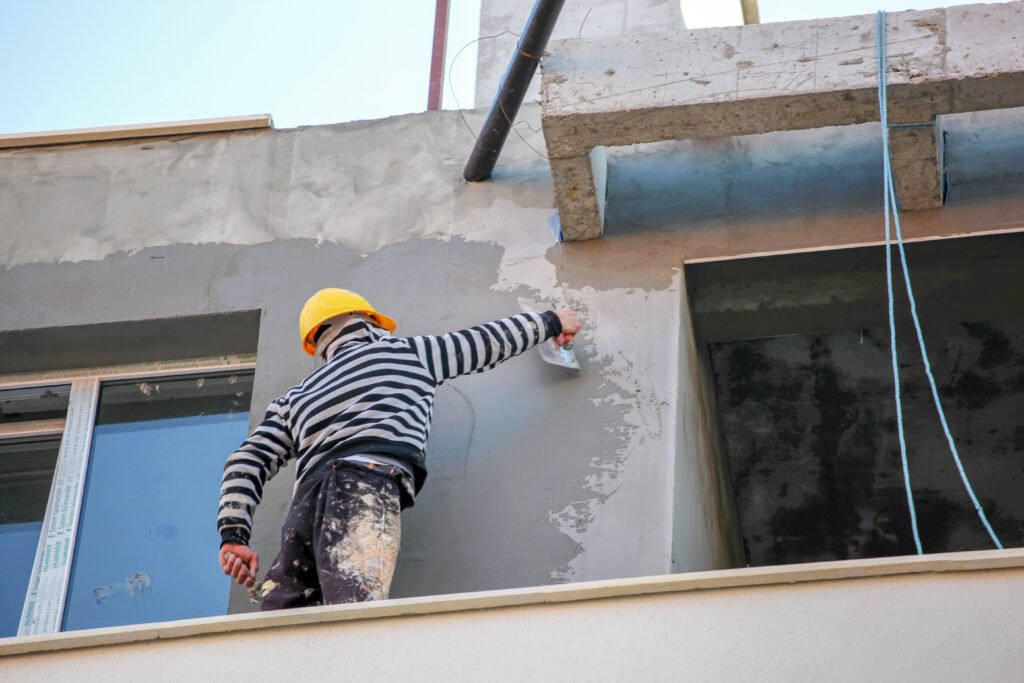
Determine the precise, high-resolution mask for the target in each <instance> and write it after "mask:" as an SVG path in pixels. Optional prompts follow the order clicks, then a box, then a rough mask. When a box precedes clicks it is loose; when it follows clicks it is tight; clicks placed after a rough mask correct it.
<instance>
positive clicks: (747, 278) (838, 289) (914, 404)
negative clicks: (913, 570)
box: [687, 235, 1024, 566]
mask: <svg viewBox="0 0 1024 683" xmlns="http://www.w3.org/2000/svg"><path fill="white" fill-rule="evenodd" d="M907 252H908V257H909V259H910V263H911V267H912V269H914V278H915V290H917V292H916V293H917V299H918V307H919V309H920V313H921V322H922V325H923V327H924V335H925V337H926V338H927V339H928V340H929V346H928V353H929V357H930V362H931V366H932V369H933V371H934V374H935V379H936V382H937V386H938V392H939V395H940V398H941V400H942V402H943V406H944V408H945V411H946V416H947V419H948V422H949V424H950V427H951V430H952V433H953V435H954V437H955V439H956V443H957V446H958V449H959V450H960V453H961V457H962V459H963V463H964V467H965V468H966V470H967V471H968V473H969V475H970V479H971V483H972V485H973V487H974V491H975V493H976V494H977V497H978V499H979V501H980V503H981V505H982V507H983V508H984V510H985V512H986V514H987V515H988V518H989V519H990V521H991V523H992V526H993V527H994V529H995V530H996V532H997V533H998V534H999V536H1000V537H1001V538H1002V539H1003V541H1004V542H1005V543H1006V545H1007V546H1019V545H1021V543H1022V541H1024V535H1022V533H1021V529H1024V502H1022V501H1024V498H1022V496H1021V495H1020V492H1021V490H1022V487H1024V466H1022V464H1021V463H1022V460H1021V455H1022V454H1024V428H1022V427H1021V426H1020V420H1019V416H1020V415H1021V414H1022V412H1024V293H1022V291H1021V290H1022V288H1024V271H1022V269H1021V268H1020V267H1019V264H1020V262H1021V259H1024V240H1022V239H1021V236H1020V235H1005V236H988V237H974V238H964V239H958V240H942V241H935V242H920V243H916V244H909V245H907ZM884 258H885V257H884V252H883V251H882V250H881V249H878V248H858V249H849V250H842V251H833V252H816V253H805V254H793V255H786V256H774V257H762V258H758V259H737V260H733V261H723V262H718V263H714V264H710V263H709V264H699V265H693V266H687V282H688V286H689V289H690V298H691V308H692V310H693V311H694V325H695V329H696V332H697V335H698V338H699V341H700V344H701V345H702V347H703V349H704V351H705V352H706V353H707V356H706V362H707V363H708V364H709V367H710V370H711V373H710V374H711V377H712V381H713V385H714V390H715V396H716V398H715V404H714V409H715V410H716V412H717V423H718V425H719V426H720V429H721V437H722V443H723V445H724V458H725V461H726V464H727V469H728V471H729V473H730V477H731V483H732V491H733V493H734V497H735V503H736V509H737V510H738V516H739V527H740V528H739V529H737V533H739V534H741V535H742V539H743V545H744V551H745V554H746V558H745V559H746V563H747V564H748V565H751V566H763V565H774V564H788V563H798V562H812V561H829V560H842V559H857V558H869V557H886V556H893V555H908V554H913V553H914V552H915V544H914V539H913V533H912V530H911V528H910V523H909V517H908V514H907V501H906V494H905V491H904V490H903V482H902V469H901V464H900V450H899V443H898V435H897V422H896V413H895V404H894V397H893V393H892V392H893V378H892V369H891V356H890V350H889V333H888V326H887V320H886V290H885V278H884V271H883V270H882V268H883V267H884ZM918 283H920V287H919V286H918ZM901 290H902V288H900V287H897V291H896V297H897V321H896V322H897V328H898V330H899V334H898V336H897V351H898V358H899V361H900V368H899V370H900V377H901V395H902V397H903V405H904V420H905V428H906V436H907V447H908V451H909V465H910V480H911V484H912V489H913V494H914V500H915V502H916V504H917V512H918V523H919V528H920V533H921V541H922V545H923V549H924V551H925V552H926V553H934V552H951V551H964V550H980V549H989V548H991V547H992V541H991V539H990V538H989V535H988V533H987V531H986V530H985V528H984V527H983V525H982V524H981V523H980V522H979V519H978V516H977V514H976V513H975V510H974V505H973V503H972V501H971V499H970V497H969V495H968V493H967V492H966V491H965V489H964V486H963V483H962V481H961V478H960V476H959V473H958V471H957V467H956V465H955V463H954V461H953V460H952V459H951V458H950V456H949V450H948V447H947V444H946V442H945V437H944V433H943V431H942V428H941V424H940V422H939V419H938V417H937V415H936V412H935V408H934V406H933V405H932V401H931V392H930V389H929V385H928V380H927V377H926V376H925V373H924V371H923V364H922V360H921V356H920V350H919V349H918V345H917V342H916V337H915V334H914V329H913V327H912V324H911V320H910V317H909V314H908V313H907V310H908V308H907V305H906V293H905V291H901ZM992 292H998V293H999V294H998V295H997V296H992V295H991V293H992Z"/></svg>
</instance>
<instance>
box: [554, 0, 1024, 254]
mask: <svg viewBox="0 0 1024 683" xmlns="http://www.w3.org/2000/svg"><path fill="white" fill-rule="evenodd" d="M887 22H888V23H887V33H888V41H889V44H888V61H889V73H888V76H887V78H888V84H889V121H890V123H891V124H893V125H894V126H896V127H897V128H896V129H895V133H894V135H893V145H894V149H893V152H894V156H898V157H899V163H897V164H896V166H895V170H896V171H897V173H898V174H899V176H900V177H899V178H898V179H897V186H898V188H899V187H902V188H903V193H904V195H905V196H901V199H902V201H903V205H904V207H905V208H925V207H934V206H937V205H939V204H941V191H940V188H941V185H942V183H941V173H942V171H941V164H940V160H941V144H940V143H941V132H938V131H937V129H931V130H927V131H926V129H920V130H918V129H915V128H902V127H900V126H903V125H906V124H910V125H915V124H921V123H930V122H932V121H934V120H935V117H936V116H937V115H943V114H952V113H960V112H968V111H981V110H985V109H999V108H1006V107H1020V106H1024V50H1022V49H1021V47H1020V46H1022V45H1024V2H1011V3H1006V4H993V5H965V6H960V7H952V8H948V9H936V10H928V11H920V12H917V11H908V12H898V13H893V14H890V15H888V18H887ZM549 51H550V53H551V54H550V56H548V57H546V58H545V59H544V61H543V62H542V68H543V85H542V95H543V114H542V121H543V126H544V136H545V139H546V141H547V148H548V156H549V157H550V159H551V160H552V168H553V169H555V168H558V167H560V166H561V162H563V161H566V160H570V159H581V158H583V157H586V156H587V155H588V154H589V153H590V150H592V149H594V148H595V147H599V146H623V145H631V144H637V143H645V142H657V141H661V140H680V139H687V138H714V137H728V136H735V135H750V134H756V133H765V132H770V131H777V130H799V129H808V128H820V127H825V126H842V125H851V124H858V123H866V122H870V121H877V120H879V110H878V100H877V75H876V70H875V65H876V63H877V57H876V55H877V45H876V18H875V15H864V16H855V17H841V18H836V19H822V20H813V21H798V22H785V23H776V24H761V25H751V26H734V27H726V28H712V29H700V30H695V31H682V32H673V33H661V34H652V35H648V36H645V37H643V38H642V39H641V38H638V37H630V36H621V37H615V38H602V39H590V40H588V39H582V40H571V41H557V42H555V43H553V44H551V45H550V46H549ZM915 131H916V132H915ZM937 132H938V134H936V133H937ZM929 136H930V137H929ZM897 149H898V150H899V151H898V152H897ZM566 175H567V174H562V173H558V172H555V174H554V180H555V187H556V190H555V192H556V197H558V198H559V199H560V201H559V211H560V212H561V215H562V231H563V236H564V238H565V239H567V240H571V239H587V238H591V237H596V236H599V235H600V234H601V233H602V232H603V224H598V223H596V215H597V213H596V212H595V211H594V207H593V205H592V200H591V199H590V197H591V194H595V195H596V192H595V193H590V192H587V191H586V190H584V189H582V188H580V189H578V190H575V191H565V190H564V189H560V188H559V187H558V186H559V183H560V182H563V181H564V178H565V176H566ZM562 198H566V199H569V200H572V199H574V198H580V201H590V202H591V206H588V207H575V206H570V205H568V204H563V203H562Z"/></svg>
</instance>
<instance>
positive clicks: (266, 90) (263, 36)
mask: <svg viewBox="0 0 1024 683" xmlns="http://www.w3.org/2000/svg"><path fill="white" fill-rule="evenodd" d="M451 7H452V10H451V21H450V30H449V45H450V47H449V51H448V56H449V58H451V57H452V56H453V54H454V52H455V51H456V50H457V49H458V48H459V47H462V46H463V45H465V44H466V43H467V42H469V41H471V40H473V39H474V38H476V36H477V33H478V29H477V27H478V25H479V11H480V10H479V7H480V4H479V0H452V2H451ZM433 26H434V2H432V1H431V0H390V1H389V2H350V1H331V0H291V2H288V3H281V2H274V1H271V0H246V1H242V0H203V1H200V0H174V1H173V2H170V1H167V0H0V36H2V38H0V93H2V95H0V97H2V100H0V133H17V132H26V131H39V130H59V129H66V128H87V127H94V126H117V125H125V124H132V123H146V122H154V121H169V120H181V119H194V118H209V117H219V116H234V115H245V114H263V113H269V114H272V115H273V116H274V123H275V125H276V126H277V127H281V128H288V127H292V126H297V125H303V124H318V123H333V122H338V121H349V120H354V119H375V118H381V117H384V116H388V115H391V114H399V113H407V112H412V111H422V110H424V109H425V108H426V101H427V84H428V80H429V70H430V52H431V41H432V39H433ZM475 62H476V50H475V49H474V48H471V49H467V50H465V51H464V52H463V53H462V55H461V56H460V57H459V62H458V64H457V67H458V69H457V71H456V72H455V74H454V75H455V76H456V87H459V88H460V89H461V90H460V92H459V93H458V99H459V100H460V101H462V102H464V103H466V104H468V105H470V106H471V105H472V102H473V96H472V95H473V90H472V87H473V73H474V71H475ZM446 90H447V88H446ZM446 95H447V100H446V102H445V105H446V106H448V107H453V106H454V104H453V103H452V99H451V93H450V92H447V93H446Z"/></svg>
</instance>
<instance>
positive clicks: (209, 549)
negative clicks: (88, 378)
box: [63, 372, 252, 631]
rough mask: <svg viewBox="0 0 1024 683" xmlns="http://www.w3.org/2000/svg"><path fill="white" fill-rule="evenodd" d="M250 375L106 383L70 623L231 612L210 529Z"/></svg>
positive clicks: (243, 416)
mask: <svg viewBox="0 0 1024 683" xmlns="http://www.w3.org/2000/svg"><path fill="white" fill-rule="evenodd" d="M251 394H252V373H251V372H247V373H235V374H221V375H215V376H211V375H207V376H203V377H187V378H174V379H153V380H148V381H144V382H129V383H118V384H105V385H104V386H103V388H102V390H101V392H100V403H99V412H98V414H97V418H96V427H95V430H94V432H93V444H92V454H91V456H90V460H89V472H88V476H87V479H86V485H85V498H84V502H83V507H82V516H81V521H80V523H79V529H78V540H77V545H76V549H75V558H74V562H73V564H72V570H71V582H70V587H69V589H68V596H67V605H66V608H65V612H64V623H63V629H64V630H66V631H68V630H76V629H83V628H98V627H104V626H119V625H123V624H137V623H144V622H153V621H168V620H173V619H190V618H195V617H205V616H213V615H217V614H224V612H225V610H226V608H227V599H228V587H229V583H228V579H227V577H226V576H224V575H223V574H222V573H221V571H220V569H219V568H218V566H217V562H216V555H217V548H218V546H219V537H218V536H217V533H216V529H215V520H216V516H217V504H218V500H219V491H220V478H221V472H222V471H223V467H224V461H225V458H226V457H227V454H228V453H230V452H231V451H232V450H234V449H235V448H237V446H238V444H239V443H241V441H242V440H243V439H245V437H246V435H247V432H248V426H249V403H250V401H251V398H252V396H251Z"/></svg>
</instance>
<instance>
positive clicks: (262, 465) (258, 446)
mask: <svg viewBox="0 0 1024 683" xmlns="http://www.w3.org/2000/svg"><path fill="white" fill-rule="evenodd" d="M292 445H293V441H292V435H291V430H290V429H289V427H288V403H287V401H286V399H284V398H279V399H278V400H276V401H274V402H273V403H271V404H270V406H269V407H268V408H267V413H266V415H265V416H264V418H263V421H262V422H261V423H260V424H259V426H258V427H256V429H254V430H253V432H252V434H251V435H250V436H249V438H248V439H246V440H245V441H244V442H243V443H242V445H241V446H239V448H238V450H237V451H235V452H234V453H232V454H231V455H230V456H228V460H227V463H226V464H225V465H224V479H223V481H222V482H221V487H220V509H219V511H218V513H217V531H218V532H220V536H221V540H222V542H224V543H243V544H248V542H249V537H250V536H251V534H252V515H253V512H254V511H255V509H256V506H257V505H258V504H259V502H260V500H261V499H262V498H263V486H264V485H265V484H266V483H267V481H268V480H269V479H270V478H272V477H273V476H274V475H275V474H277V472H278V470H279V469H281V467H282V466H284V465H285V463H287V462H288V461H289V460H290V459H291V457H292V455H293V448H292Z"/></svg>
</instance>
